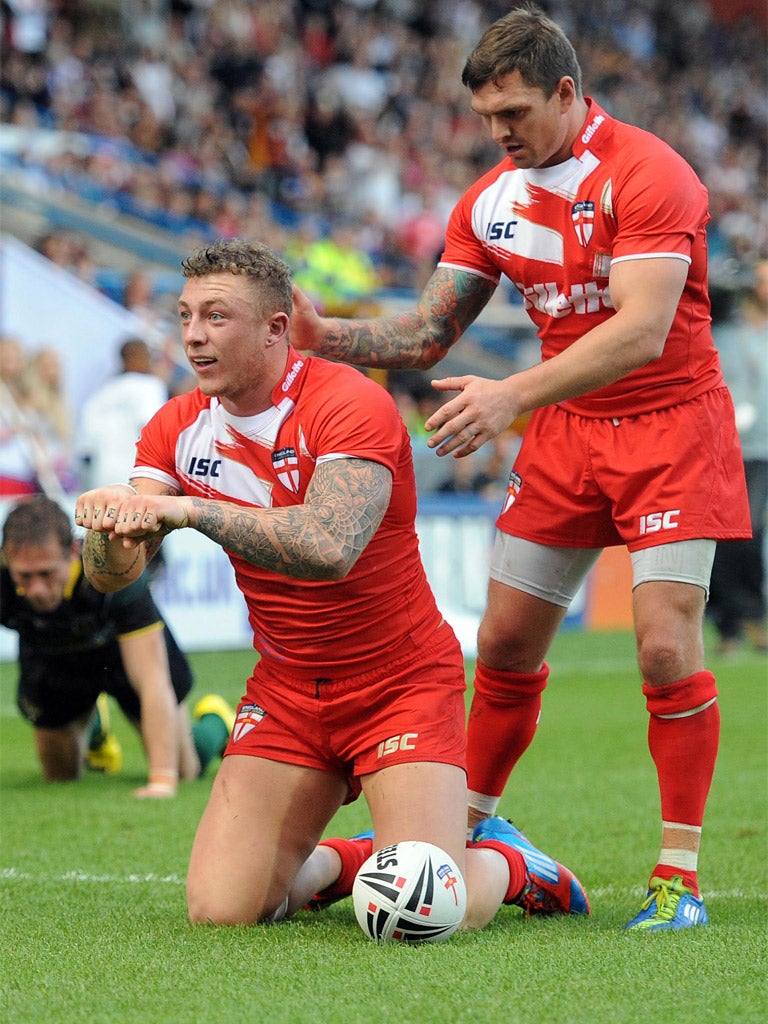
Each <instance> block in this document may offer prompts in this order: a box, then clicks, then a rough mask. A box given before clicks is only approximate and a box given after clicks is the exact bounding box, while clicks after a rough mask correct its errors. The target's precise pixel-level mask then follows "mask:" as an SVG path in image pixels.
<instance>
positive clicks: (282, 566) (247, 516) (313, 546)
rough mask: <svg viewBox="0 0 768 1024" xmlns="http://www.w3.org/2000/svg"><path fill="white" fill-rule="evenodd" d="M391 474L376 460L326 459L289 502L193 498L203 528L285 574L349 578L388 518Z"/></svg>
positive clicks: (244, 554)
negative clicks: (301, 496)
mask: <svg viewBox="0 0 768 1024" xmlns="http://www.w3.org/2000/svg"><path fill="white" fill-rule="evenodd" d="M391 493H392V474H391V473H390V471H389V470H388V469H387V468H386V467H385V466H382V465H380V464H379V463H376V462H369V461H367V460H364V459H334V460H333V461H332V462H324V463H321V464H320V465H319V466H318V467H317V468H316V469H315V472H314V475H313V477H312V480H311V482H310V485H309V487H308V489H307V494H306V498H305V503H304V504H303V505H292V506H289V507H288V508H268V509H264V508H244V507H242V506H240V505H233V504H230V503H228V502H219V501H208V500H204V499H201V498H194V499H193V503H194V505H195V507H196V508H197V510H198V513H197V529H198V530H199V531H200V532H201V533H204V534H205V536H206V537H210V538H211V540H214V541H216V543H217V544H220V545H221V546H222V547H223V548H225V549H226V550H227V551H229V552H230V553H231V554H234V555H239V556H240V558H244V559H245V560H246V561H247V562H250V563H251V564H252V565H256V566H259V567H260V568H262V569H271V570H272V571H273V572H276V573H279V574H280V575H281V576H290V577H292V578H294V579H305V580H335V579H343V578H344V576H346V575H347V573H348V572H349V571H350V569H351V568H352V566H353V565H354V564H355V562H356V561H357V559H358V558H359V557H360V554H361V553H362V551H363V550H364V549H365V547H366V545H367V544H368V542H369V541H370V539H371V537H372V536H373V535H374V533H375V532H376V530H377V529H378V527H379V524H380V523H381V520H382V519H383V518H384V513H385V512H386V510H387V507H388V505H389V499H390V495H391Z"/></svg>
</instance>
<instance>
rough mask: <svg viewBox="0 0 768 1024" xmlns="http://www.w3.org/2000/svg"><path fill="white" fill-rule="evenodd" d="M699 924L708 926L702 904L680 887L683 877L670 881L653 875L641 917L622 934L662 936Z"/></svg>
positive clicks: (702, 901) (638, 916) (632, 921)
mask: <svg viewBox="0 0 768 1024" xmlns="http://www.w3.org/2000/svg"><path fill="white" fill-rule="evenodd" d="M698 924H709V917H708V916H707V911H706V909H705V907H704V900H703V899H700V898H699V897H697V896H694V895H693V893H692V892H691V890H690V889H688V888H687V887H686V886H684V885H683V878H682V875H675V877H674V878H672V879H669V878H657V877H656V876H655V875H654V877H653V878H652V879H651V880H650V882H649V883H648V895H647V896H646V898H645V900H644V902H643V905H642V907H641V908H640V913H639V914H638V915H637V916H636V917H633V918H632V920H631V921H630V922H629V924H628V925H625V926H624V930H625V931H633V932H661V931H669V930H670V929H675V930H677V929H678V928H693V927H694V926H695V925H698Z"/></svg>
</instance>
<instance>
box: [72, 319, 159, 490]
mask: <svg viewBox="0 0 768 1024" xmlns="http://www.w3.org/2000/svg"><path fill="white" fill-rule="evenodd" d="M120 361H121V371H120V373H119V374H118V376H116V377H113V378H111V379H110V380H108V381H107V382H106V383H105V384H103V385H102V387H101V388H99V389H98V390H97V391H96V392H94V394H93V395H91V397H90V398H89V399H88V401H87V402H86V403H85V405H84V407H83V411H82V417H81V420H80V425H79V436H78V449H79V456H80V459H81V464H82V478H83V480H82V488H83V490H87V489H90V488H93V487H101V486H106V485H107V484H114V483H127V482H128V481H129V480H130V477H131V471H132V469H133V464H134V459H135V455H136V441H137V440H138V437H139V434H140V433H141V428H142V427H143V426H144V425H145V423H147V421H148V420H149V419H151V418H152V416H154V414H155V413H156V412H157V410H158V409H159V408H160V406H161V405H163V404H164V403H165V402H166V401H167V400H168V389H167V388H166V385H165V383H164V382H163V381H162V380H161V379H160V377H158V376H157V374H156V373H155V372H154V368H153V365H152V353H151V350H150V348H149V345H147V343H146V342H145V341H143V340H142V339H141V338H129V339H127V340H126V341H125V342H124V343H123V345H122V347H121V348H120Z"/></svg>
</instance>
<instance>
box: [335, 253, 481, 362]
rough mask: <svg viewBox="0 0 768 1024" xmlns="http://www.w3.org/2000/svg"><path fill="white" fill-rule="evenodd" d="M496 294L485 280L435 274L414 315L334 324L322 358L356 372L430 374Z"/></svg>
mask: <svg viewBox="0 0 768 1024" xmlns="http://www.w3.org/2000/svg"><path fill="white" fill-rule="evenodd" d="M495 290H496V285H495V284H494V283H493V282H492V281H488V280H487V279H486V278H484V277H478V276H477V275H476V274H467V273H464V272H462V271H459V270H447V269H445V268H438V269H437V270H436V271H435V272H434V274H433V275H432V277H431V278H430V279H429V281H428V282H427V285H426V287H425V289H424V291H423V293H422V295H421V297H420V299H419V303H418V306H417V308H416V310H414V311H413V312H411V313H402V314H397V315H396V316H391V317H381V318H378V319H376V318H374V319H371V320H334V321H333V325H334V326H333V327H332V328H331V329H330V330H329V331H328V333H327V334H326V336H325V339H324V341H323V346H322V352H323V355H326V356H330V357H331V358H332V359H338V360H342V361H344V362H348V363H356V364H358V365H360V366H380V367H387V368H391V369H394V368H396V367H418V368H420V369H428V368H429V367H430V366H434V365H435V364H436V363H438V362H439V361H440V360H441V359H442V358H443V356H445V354H446V353H447V351H448V349H449V348H451V346H452V345H453V344H454V343H455V342H456V341H458V339H459V338H460V337H461V335H462V334H463V333H464V331H465V330H466V329H467V327H469V325H470V324H471V323H473V321H474V320H476V319H477V317H478V316H479V314H480V313H481V311H482V310H483V308H484V307H485V305H486V304H487V303H488V301H489V299H490V298H491V296H492V295H493V293H494V292H495Z"/></svg>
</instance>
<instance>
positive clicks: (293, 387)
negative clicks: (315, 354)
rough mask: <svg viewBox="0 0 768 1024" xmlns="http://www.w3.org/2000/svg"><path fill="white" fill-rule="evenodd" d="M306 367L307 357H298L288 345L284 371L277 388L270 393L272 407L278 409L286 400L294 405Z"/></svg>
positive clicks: (302, 382)
mask: <svg viewBox="0 0 768 1024" xmlns="http://www.w3.org/2000/svg"><path fill="white" fill-rule="evenodd" d="M308 365H309V359H308V358H307V356H302V355H300V354H299V353H298V352H297V351H296V349H295V348H294V347H293V345H289V346H288V358H287V359H286V362H285V370H284V372H283V375H282V377H281V378H280V380H279V382H278V384H277V386H276V387H275V389H274V391H273V392H272V404H273V405H275V406H277V407H278V408H279V406H280V403H281V402H283V401H284V400H285V399H286V398H290V400H291V401H292V402H293V403H294V404H295V402H296V399H297V398H298V396H299V392H300V391H301V388H302V385H303V384H304V377H305V375H306V372H307V366H308Z"/></svg>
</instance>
